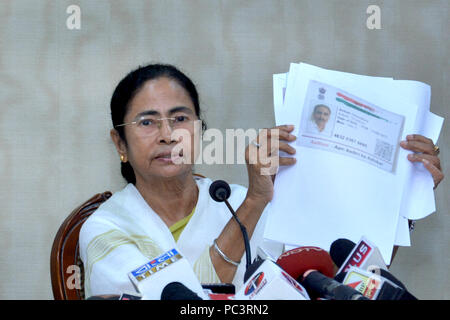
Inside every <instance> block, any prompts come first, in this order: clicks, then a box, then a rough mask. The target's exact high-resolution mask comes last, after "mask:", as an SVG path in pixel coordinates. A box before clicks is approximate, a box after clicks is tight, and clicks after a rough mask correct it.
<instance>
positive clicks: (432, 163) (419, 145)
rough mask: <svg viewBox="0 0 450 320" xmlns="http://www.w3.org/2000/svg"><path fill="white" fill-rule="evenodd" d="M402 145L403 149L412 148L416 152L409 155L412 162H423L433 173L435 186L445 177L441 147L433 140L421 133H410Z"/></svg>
mask: <svg viewBox="0 0 450 320" xmlns="http://www.w3.org/2000/svg"><path fill="white" fill-rule="evenodd" d="M400 146H401V147H402V148H403V149H406V150H411V151H413V152H415V153H412V154H409V155H408V160H409V161H411V162H422V163H423V165H424V166H425V168H426V169H427V170H428V171H429V172H430V173H431V175H432V177H433V180H434V188H435V189H436V187H437V186H438V184H439V183H440V182H441V181H442V179H444V174H443V173H442V168H441V161H440V159H439V156H438V155H439V148H437V147H436V146H435V145H434V143H433V141H432V140H431V139H429V138H427V137H424V136H422V135H420V134H410V135H407V136H406V141H401V142H400Z"/></svg>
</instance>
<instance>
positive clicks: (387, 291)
mask: <svg viewBox="0 0 450 320" xmlns="http://www.w3.org/2000/svg"><path fill="white" fill-rule="evenodd" d="M355 245H356V244H355V243H354V242H353V241H350V240H348V239H337V240H336V241H334V242H333V243H332V244H331V247H330V256H331V259H332V260H333V262H334V263H335V264H336V266H337V267H338V268H340V267H341V266H342V264H343V263H344V262H345V261H346V260H347V257H348V256H349V255H350V253H351V252H352V250H353V248H354V247H355ZM369 271H370V272H372V273H375V274H378V275H379V276H380V277H382V278H384V279H387V280H389V281H391V282H392V283H393V284H395V285H396V286H398V287H400V288H398V287H397V288H396V287H393V286H392V285H390V284H389V283H385V284H383V286H382V288H381V290H380V293H379V295H378V297H377V300H417V298H416V297H415V296H413V295H412V294H411V293H410V292H409V291H408V290H407V289H406V287H405V285H404V284H403V283H402V282H401V281H400V280H398V279H397V278H396V277H394V275H393V274H392V273H390V272H389V271H387V270H385V269H382V268H380V267H376V268H373V266H372V268H371V270H369ZM346 274H347V273H346V272H341V273H339V274H337V275H336V276H335V277H334V279H335V280H337V281H338V282H342V281H343V280H344V279H345V276H346Z"/></svg>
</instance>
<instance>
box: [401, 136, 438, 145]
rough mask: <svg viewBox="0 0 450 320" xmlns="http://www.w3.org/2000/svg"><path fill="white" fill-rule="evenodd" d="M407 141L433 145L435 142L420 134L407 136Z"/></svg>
mask: <svg viewBox="0 0 450 320" xmlns="http://www.w3.org/2000/svg"><path fill="white" fill-rule="evenodd" d="M406 140H408V141H419V142H423V143H428V144H433V140H431V139H430V138H427V137H424V136H422V135H420V134H409V135H407V136H406Z"/></svg>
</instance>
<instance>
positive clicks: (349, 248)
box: [330, 237, 387, 273]
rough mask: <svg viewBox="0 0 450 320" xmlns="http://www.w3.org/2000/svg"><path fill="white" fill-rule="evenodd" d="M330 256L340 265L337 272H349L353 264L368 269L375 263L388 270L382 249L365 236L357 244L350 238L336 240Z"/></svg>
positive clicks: (332, 245) (331, 247)
mask: <svg viewBox="0 0 450 320" xmlns="http://www.w3.org/2000/svg"><path fill="white" fill-rule="evenodd" d="M330 256H331V258H332V259H333V262H334V263H335V264H336V266H338V267H339V270H338V272H337V273H341V272H347V271H348V269H349V268H350V267H351V266H354V267H358V268H361V269H364V270H367V269H368V267H370V266H374V265H375V266H378V267H379V268H381V269H384V270H387V266H386V264H385V263H384V260H383V256H382V255H381V252H380V250H378V248H377V247H376V246H375V245H374V244H372V243H371V242H370V241H369V240H368V239H366V238H365V237H362V238H361V240H359V242H358V243H357V244H356V245H355V243H354V242H352V241H350V240H348V239H337V240H335V241H334V242H333V243H332V244H331V246H330Z"/></svg>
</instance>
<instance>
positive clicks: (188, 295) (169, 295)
mask: <svg viewBox="0 0 450 320" xmlns="http://www.w3.org/2000/svg"><path fill="white" fill-rule="evenodd" d="M161 300H203V299H202V298H200V297H199V296H198V295H197V294H196V293H195V292H193V291H192V290H190V289H188V288H187V287H186V286H185V285H183V284H182V283H180V282H171V283H169V284H168V285H167V286H165V287H164V289H163V291H162V292H161Z"/></svg>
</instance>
